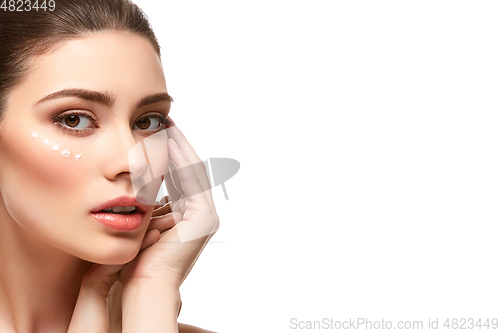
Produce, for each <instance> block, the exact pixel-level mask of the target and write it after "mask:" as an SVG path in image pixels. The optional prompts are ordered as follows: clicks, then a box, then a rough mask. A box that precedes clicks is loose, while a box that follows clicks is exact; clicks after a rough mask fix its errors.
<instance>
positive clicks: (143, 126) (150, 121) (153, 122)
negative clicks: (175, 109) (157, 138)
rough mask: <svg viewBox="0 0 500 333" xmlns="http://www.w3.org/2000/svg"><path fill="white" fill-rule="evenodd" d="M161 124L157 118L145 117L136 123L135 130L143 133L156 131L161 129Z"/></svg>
mask: <svg viewBox="0 0 500 333" xmlns="http://www.w3.org/2000/svg"><path fill="white" fill-rule="evenodd" d="M160 125H161V122H160V120H159V119H158V118H156V117H153V116H151V117H145V118H142V119H139V120H137V121H136V122H135V124H134V128H133V129H139V130H141V131H155V130H157V129H159V128H160Z"/></svg>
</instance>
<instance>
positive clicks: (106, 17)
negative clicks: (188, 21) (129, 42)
mask: <svg viewBox="0 0 500 333" xmlns="http://www.w3.org/2000/svg"><path fill="white" fill-rule="evenodd" d="M108 30H119V31H129V32H133V33H137V34H139V35H140V36H143V37H145V38H147V39H148V40H149V41H150V42H151V44H152V45H153V47H154V49H155V51H156V53H157V54H158V57H160V46H159V45H158V41H157V39H156V37H155V35H154V33H153V30H152V29H151V26H150V24H149V21H148V19H147V17H146V15H145V14H144V13H143V12H142V10H141V9H140V8H139V7H138V6H137V5H135V4H134V3H132V2H131V1H129V0H56V1H55V9H54V10H53V11H49V10H48V9H47V10H39V11H35V10H34V9H33V10H31V11H23V12H17V11H12V12H10V11H0V121H1V120H2V116H3V114H4V113H5V110H6V108H7V98H8V93H9V91H10V89H11V88H12V87H13V86H15V85H16V84H18V83H20V82H21V81H22V80H23V79H24V78H25V76H26V75H27V72H28V70H29V68H30V66H29V65H30V61H31V60H32V59H33V58H34V57H35V56H37V55H41V54H45V53H47V52H50V51H53V50H55V49H56V48H57V46H58V45H60V44H61V43H62V42H64V41H66V40H68V39H70V38H75V37H79V36H82V35H85V34H88V33H92V32H100V31H108Z"/></svg>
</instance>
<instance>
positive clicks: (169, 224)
mask: <svg viewBox="0 0 500 333" xmlns="http://www.w3.org/2000/svg"><path fill="white" fill-rule="evenodd" d="M179 217H180V219H182V214H181V213H179V212H173V213H170V214H167V215H164V216H160V217H154V218H152V219H151V222H150V223H149V226H148V231H147V232H149V231H150V230H153V229H157V230H158V231H159V232H160V233H162V232H164V231H165V230H168V229H171V228H173V227H174V226H175V224H176V223H177V222H176V220H177V221H179Z"/></svg>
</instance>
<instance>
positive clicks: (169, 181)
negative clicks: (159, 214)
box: [163, 153, 182, 202]
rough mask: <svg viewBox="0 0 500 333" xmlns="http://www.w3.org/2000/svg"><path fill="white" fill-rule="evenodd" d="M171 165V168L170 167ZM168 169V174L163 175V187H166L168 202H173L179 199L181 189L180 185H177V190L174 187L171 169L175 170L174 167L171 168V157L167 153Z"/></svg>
mask: <svg viewBox="0 0 500 333" xmlns="http://www.w3.org/2000/svg"><path fill="white" fill-rule="evenodd" d="M171 165H172V166H171ZM168 169H169V172H168V173H167V174H166V175H163V179H164V181H165V185H166V186H167V191H168V196H169V199H170V200H169V201H170V202H175V201H177V200H179V198H180V197H181V194H182V193H181V192H180V191H181V190H182V189H181V188H180V184H179V185H177V186H178V187H179V189H178V188H177V187H176V184H175V183H174V179H173V178H174V177H173V175H172V171H171V170H173V169H175V167H174V166H173V163H172V161H171V157H170V153H169V165H168Z"/></svg>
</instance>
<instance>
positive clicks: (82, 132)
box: [52, 111, 170, 136]
mask: <svg viewBox="0 0 500 333" xmlns="http://www.w3.org/2000/svg"><path fill="white" fill-rule="evenodd" d="M71 116H80V117H85V118H88V119H90V120H92V121H93V122H96V121H98V120H99V119H95V118H94V117H91V116H90V115H89V114H88V113H86V112H78V111H74V112H70V113H63V114H59V115H56V116H54V117H53V118H52V120H54V124H55V125H56V126H57V127H59V129H60V130H61V131H62V132H63V133H68V134H72V135H77V136H79V135H82V136H83V135H85V134H87V133H89V132H91V131H92V129H93V128H97V126H95V125H93V124H92V125H93V127H90V128H84V129H77V128H71V127H68V126H66V125H63V124H62V123H61V121H62V120H64V119H66V118H68V117H71ZM144 118H156V119H158V121H159V123H160V124H159V125H160V126H159V127H158V128H157V129H155V130H149V131H148V130H141V129H138V131H140V132H142V133H146V134H154V133H156V132H159V131H161V130H162V129H165V128H167V125H169V124H170V121H169V120H168V119H167V118H165V117H164V116H163V115H162V114H161V113H152V114H145V115H143V116H142V117H140V118H139V119H137V120H136V121H135V122H134V124H135V123H136V122H138V121H140V120H142V119H144Z"/></svg>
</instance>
